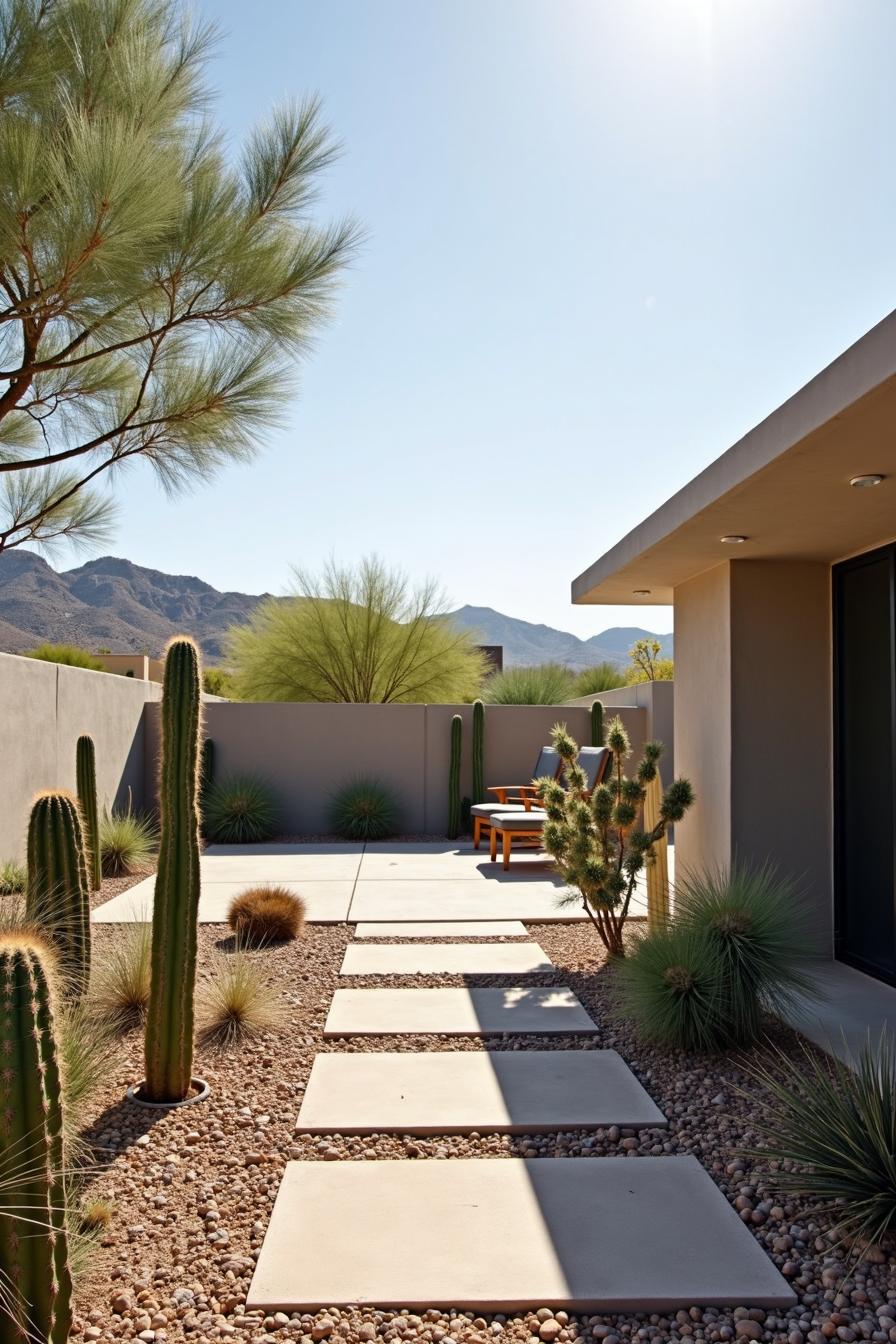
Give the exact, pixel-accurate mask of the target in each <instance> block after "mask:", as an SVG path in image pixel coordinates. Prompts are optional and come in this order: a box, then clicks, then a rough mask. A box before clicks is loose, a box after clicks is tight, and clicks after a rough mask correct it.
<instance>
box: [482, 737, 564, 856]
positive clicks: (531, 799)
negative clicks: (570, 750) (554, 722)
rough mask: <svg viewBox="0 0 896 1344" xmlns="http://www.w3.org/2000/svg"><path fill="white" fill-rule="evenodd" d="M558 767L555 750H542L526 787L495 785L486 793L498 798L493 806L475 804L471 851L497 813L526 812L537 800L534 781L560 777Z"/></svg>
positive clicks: (551, 748)
mask: <svg viewBox="0 0 896 1344" xmlns="http://www.w3.org/2000/svg"><path fill="white" fill-rule="evenodd" d="M560 764H561V762H560V757H559V755H558V753H557V750H556V748H554V747H542V748H541V751H540V752H539V753H538V760H537V761H536V762H535V769H534V770H533V771H532V776H531V778H530V780H529V783H528V784H494V785H492V786H491V787H490V788H489V789H487V790H486V792H487V793H495V794H497V798H496V800H495V802H493V803H475V804H474V805H473V806H472V807H471V808H470V816H471V817H472V819H473V848H474V849H478V848H479V842H480V840H481V839H482V833H483V831H486V832H487V831H488V830H489V829H490V828H491V818H492V817H493V816H496V815H497V814H498V813H500V812H519V811H520V810H522V811H525V812H528V810H529V808H530V807H532V805H533V804H534V803H535V802H536V801H537V797H538V795H537V793H536V790H535V784H534V783H533V781H534V780H536V779H542V778H543V777H544V776H545V775H547V776H549V778H551V779H556V778H557V775H558V774H559V773H560Z"/></svg>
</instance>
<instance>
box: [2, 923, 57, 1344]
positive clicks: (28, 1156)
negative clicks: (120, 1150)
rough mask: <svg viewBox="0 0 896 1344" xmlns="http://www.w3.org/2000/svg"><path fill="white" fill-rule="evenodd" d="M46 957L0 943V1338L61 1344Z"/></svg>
mask: <svg viewBox="0 0 896 1344" xmlns="http://www.w3.org/2000/svg"><path fill="white" fill-rule="evenodd" d="M49 972H50V958H49V957H48V954H47V949H46V948H45V947H44V946H43V944H42V943H41V942H40V940H39V939H37V938H29V937H28V936H27V935H24V934H21V933H19V934H14V935H13V934H10V935H7V936H6V937H4V938H2V939H0V1082H2V1097H3V1102H2V1108H3V1111H2V1123H0V1340H2V1341H4V1344H6V1341H9V1342H10V1344H12V1342H13V1341H27V1340H41V1341H46V1344H64V1341H65V1340H67V1339H68V1337H69V1331H70V1329H71V1325H72V1276H71V1271H70V1269H69V1260H68V1238H67V1236H66V1227H65V1204H66V1190H65V1158H64V1152H63V1129H62V1090H61V1082H60V1072H59V1059H58V1052H57V1046H56V1040H55V1036H54V1030H53V1004H52V993H51V988H50V983H49V979H50V974H49Z"/></svg>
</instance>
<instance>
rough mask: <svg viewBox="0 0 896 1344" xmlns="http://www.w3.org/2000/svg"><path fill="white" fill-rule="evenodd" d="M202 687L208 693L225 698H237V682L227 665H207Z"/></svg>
mask: <svg viewBox="0 0 896 1344" xmlns="http://www.w3.org/2000/svg"><path fill="white" fill-rule="evenodd" d="M202 689H203V690H204V691H205V693H206V695H221V696H223V697H224V699H225V700H237V699H238V698H239V697H238V696H237V693H236V683H235V681H234V676H233V673H232V672H229V671H228V670H227V668H226V667H206V668H205V669H204V670H203V673H202Z"/></svg>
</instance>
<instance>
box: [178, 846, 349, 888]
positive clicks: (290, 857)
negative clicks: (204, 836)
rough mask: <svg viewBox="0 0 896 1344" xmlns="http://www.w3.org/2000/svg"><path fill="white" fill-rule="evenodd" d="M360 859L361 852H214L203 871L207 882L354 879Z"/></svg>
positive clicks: (201, 867)
mask: <svg viewBox="0 0 896 1344" xmlns="http://www.w3.org/2000/svg"><path fill="white" fill-rule="evenodd" d="M304 848H305V849H308V848H309V846H304ZM360 862H361V855H360V853H355V854H314V853H312V854H308V853H304V854H259V855H255V856H253V855H245V854H226V855H225V854H212V855H209V856H206V855H203V857H202V858H201V859H200V860H199V871H200V873H201V874H202V876H203V878H205V880H206V881H207V882H305V881H311V882H324V881H327V882H354V880H355V878H356V877H357V876H358V866H359V864H360Z"/></svg>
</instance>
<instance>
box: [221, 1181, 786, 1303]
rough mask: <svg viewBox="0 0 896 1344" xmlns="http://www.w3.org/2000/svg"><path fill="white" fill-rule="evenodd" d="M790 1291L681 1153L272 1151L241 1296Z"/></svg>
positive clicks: (504, 1298) (758, 1299)
mask: <svg viewBox="0 0 896 1344" xmlns="http://www.w3.org/2000/svg"><path fill="white" fill-rule="evenodd" d="M413 1210H416V1211H418V1214H419V1216H416V1217H415V1216H409V1211H413ZM421 1220H422V1221H421ZM424 1223H425V1235H421V1228H422V1227H423V1225H424ZM795 1301H796V1295H795V1293H794V1292H793V1290H792V1289H791V1288H790V1287H789V1285H788V1284H787V1283H786V1282H785V1280H784V1279H783V1278H782V1277H781V1275H780V1274H779V1273H778V1271H777V1269H776V1268H775V1266H774V1265H773V1263H772V1262H771V1260H770V1259H769V1258H768V1256H767V1255H766V1254H765V1252H764V1251H763V1250H762V1248H761V1247H760V1245H759V1243H758V1242H757V1241H756V1240H755V1238H754V1237H753V1235H752V1234H751V1233H750V1232H749V1231H748V1230H747V1228H746V1227H745V1226H744V1224H743V1223H742V1222H741V1221H740V1218H739V1217H738V1215H737V1213H735V1211H734V1209H733V1208H732V1207H731V1206H730V1204H728V1202H727V1200H726V1199H725V1198H724V1196H723V1195H722V1194H721V1193H720V1191H719V1190H718V1188H717V1187H716V1186H715V1185H714V1184H713V1182H712V1180H711V1179H710V1177H709V1176H708V1175H707V1173H706V1172H705V1171H704V1170H703V1168H702V1167H701V1166H700V1164H699V1163H698V1162H697V1160H696V1159H695V1158H693V1157H643V1158H616V1157H603V1158H597V1159H592V1158H533V1159H519V1158H518V1159H508V1160H506V1161H501V1162H498V1161H482V1160H481V1159H477V1158H458V1159H455V1160H454V1161H451V1162H419V1161H413V1160H411V1161H397V1162H289V1163H287V1166H286V1171H285V1174H284V1178H283V1184H282V1185H281V1187H280V1191H279V1194H278V1195H277V1200H276V1203H275V1205H274V1210H273V1214H272V1217H271V1223H270V1226H269V1228H268V1231H267V1235H266V1237H265V1239H264V1245H263V1246H262V1250H261V1255H260V1258H259V1260H258V1264H257V1266H256V1269H255V1274H254V1276H253V1279H252V1285H251V1287H250V1289H249V1296H248V1303H247V1305H248V1307H249V1308H250V1309H252V1308H257V1307H262V1308H265V1309H268V1310H275V1309H279V1310H283V1311H312V1310H315V1309H316V1308H318V1307H326V1306H341V1305H346V1304H348V1303H364V1304H367V1303H370V1304H375V1305H380V1306H401V1307H408V1308H410V1309H412V1310H414V1311H417V1310H425V1309H426V1308H428V1307H460V1308H472V1309H474V1310H479V1311H519V1310H523V1309H525V1308H529V1307H531V1308H535V1307H551V1308H554V1309H556V1308H558V1307H562V1308H565V1309H566V1310H575V1311H580V1310H589V1311H606V1312H615V1311H644V1312H652V1311H671V1310H675V1309H677V1308H679V1307H682V1308H688V1307H691V1306H695V1305H701V1306H729V1305H737V1306H741V1305H743V1306H753V1307H758V1306H762V1307H789V1306H792V1305H793V1303H794V1302H795Z"/></svg>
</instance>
